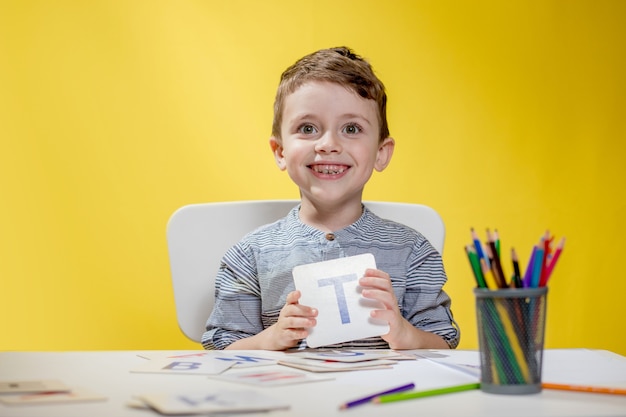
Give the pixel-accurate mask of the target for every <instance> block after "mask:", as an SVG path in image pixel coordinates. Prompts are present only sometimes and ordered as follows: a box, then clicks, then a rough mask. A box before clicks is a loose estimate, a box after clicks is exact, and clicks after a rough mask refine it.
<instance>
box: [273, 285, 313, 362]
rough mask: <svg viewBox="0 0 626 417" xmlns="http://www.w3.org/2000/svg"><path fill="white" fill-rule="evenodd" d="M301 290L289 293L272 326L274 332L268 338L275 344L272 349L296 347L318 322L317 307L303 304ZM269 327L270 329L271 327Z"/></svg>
mask: <svg viewBox="0 0 626 417" xmlns="http://www.w3.org/2000/svg"><path fill="white" fill-rule="evenodd" d="M300 295H301V294H300V291H298V290H296V291H292V292H290V293H289V294H287V300H286V302H285V305H284V307H283V308H282V309H281V310H280V314H279V315H278V321H277V322H276V323H275V324H274V325H273V326H271V327H270V328H271V329H272V334H271V336H270V337H269V338H268V340H267V341H268V342H269V343H270V344H274V346H273V347H272V348H271V350H284V349H289V348H291V347H294V346H296V345H297V344H298V342H299V341H300V340H302V339H304V338H306V337H307V336H308V335H309V330H308V329H309V328H311V327H314V326H315V325H316V324H317V320H316V319H315V317H317V309H316V308H312V307H309V306H305V305H302V304H300V303H299V302H298V300H300ZM270 328H268V330H269V329H270Z"/></svg>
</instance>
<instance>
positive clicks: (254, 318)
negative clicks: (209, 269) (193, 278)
mask: <svg viewBox="0 0 626 417" xmlns="http://www.w3.org/2000/svg"><path fill="white" fill-rule="evenodd" d="M206 330H207V331H206V332H205V333H204V334H203V335H202V346H203V347H204V348H205V349H209V350H213V349H224V348H226V347H227V346H228V345H230V344H231V343H233V342H235V341H237V340H239V339H243V338H246V337H249V336H252V335H255V334H257V333H259V332H261V331H262V330H263V323H262V320H261V291H260V288H259V283H258V279H257V278H256V272H255V267H254V260H253V258H252V257H251V256H250V255H247V254H246V252H245V251H244V250H243V249H242V247H241V246H240V245H236V246H234V247H233V248H232V249H230V250H229V251H228V252H227V253H226V255H224V258H223V259H222V263H221V266H220V269H219V271H218V273H217V276H216V279H215V306H214V307H213V311H212V312H211V315H210V316H209V319H208V320H207V323H206Z"/></svg>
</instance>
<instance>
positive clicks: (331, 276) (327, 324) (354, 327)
mask: <svg viewBox="0 0 626 417" xmlns="http://www.w3.org/2000/svg"><path fill="white" fill-rule="evenodd" d="M368 268H374V269H375V268H376V261H375V260H374V256H373V255H372V254H370V253H367V254H363V255H356V256H350V257H347V258H339V259H333V260H330V261H323V262H316V263H312V264H306V265H299V266H296V267H295V268H294V269H293V279H294V283H295V286H296V289H298V290H300V292H301V293H302V296H301V297H300V301H299V303H300V304H303V305H307V306H310V307H314V308H317V310H318V311H319V313H318V316H317V325H316V326H315V327H313V328H311V329H310V331H309V336H308V337H307V340H306V342H307V345H308V346H309V347H312V348H316V347H319V346H327V345H331V344H335V343H341V342H348V341H351V340H357V339H364V338H368V337H373V336H380V335H383V334H386V333H388V332H389V325H388V324H387V323H386V322H382V321H379V320H375V319H373V318H371V317H370V312H371V311H372V310H375V309H382V308H383V306H382V305H381V304H380V303H379V302H378V301H375V300H371V299H367V298H364V297H362V296H361V290H362V288H361V287H360V286H359V285H358V281H359V279H360V278H361V277H363V275H364V274H365V270H366V269H368Z"/></svg>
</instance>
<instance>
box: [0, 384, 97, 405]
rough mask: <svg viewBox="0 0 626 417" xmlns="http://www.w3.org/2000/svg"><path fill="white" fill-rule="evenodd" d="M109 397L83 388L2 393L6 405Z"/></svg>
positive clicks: (67, 401) (2, 401) (71, 401)
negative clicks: (17, 393) (14, 393)
mask: <svg viewBox="0 0 626 417" xmlns="http://www.w3.org/2000/svg"><path fill="white" fill-rule="evenodd" d="M106 399H107V397H105V396H103V395H100V394H97V393H94V392H92V391H90V390H86V389H83V388H76V389H72V390H71V391H62V392H37V393H32V394H19V395H0V403H4V404H6V405H30V404H57V403H74V402H85V401H104V400H106Z"/></svg>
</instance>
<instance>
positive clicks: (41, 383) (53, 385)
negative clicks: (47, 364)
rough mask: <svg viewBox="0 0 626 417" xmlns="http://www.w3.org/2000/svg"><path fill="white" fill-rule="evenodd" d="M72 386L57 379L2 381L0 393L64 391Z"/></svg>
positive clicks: (0, 382)
mask: <svg viewBox="0 0 626 417" xmlns="http://www.w3.org/2000/svg"><path fill="white" fill-rule="evenodd" d="M63 391H70V388H69V387H68V386H67V385H65V384H64V383H63V382H61V381H59V380H56V379H42V380H32V381H0V394H22V393H38V392H63Z"/></svg>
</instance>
